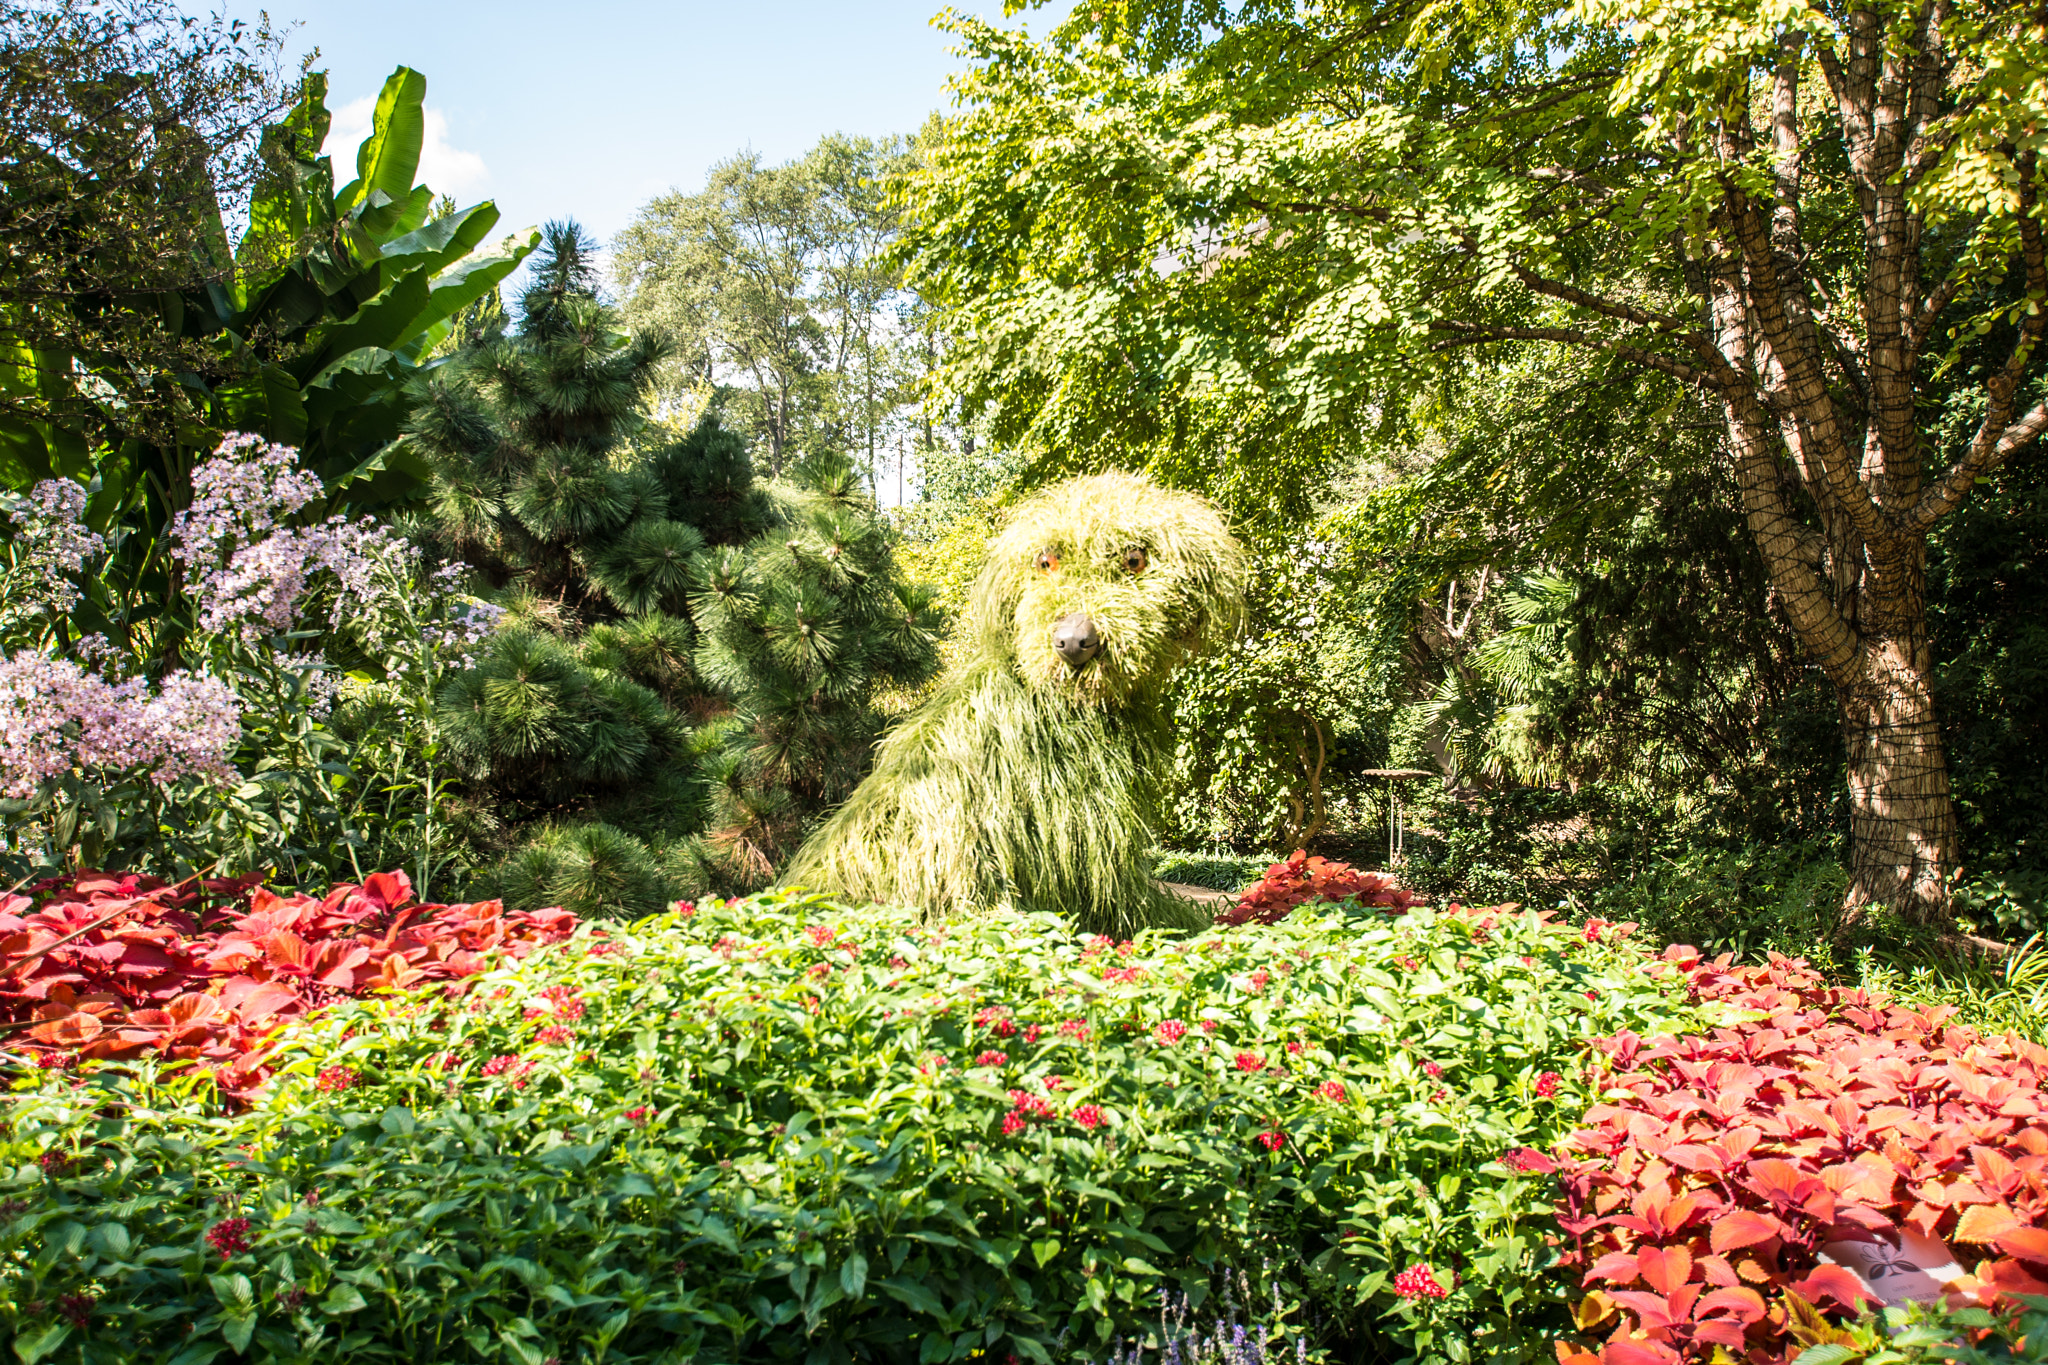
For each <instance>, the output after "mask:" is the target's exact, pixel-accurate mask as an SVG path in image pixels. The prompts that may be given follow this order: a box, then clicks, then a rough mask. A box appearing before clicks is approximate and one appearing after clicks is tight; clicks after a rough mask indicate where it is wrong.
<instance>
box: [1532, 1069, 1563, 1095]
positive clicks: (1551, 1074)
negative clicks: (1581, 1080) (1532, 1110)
mask: <svg viewBox="0 0 2048 1365" xmlns="http://www.w3.org/2000/svg"><path fill="white" fill-rule="evenodd" d="M1563 1080H1564V1077H1562V1076H1560V1075H1558V1074H1557V1073H1556V1072H1555V1071H1546V1072H1544V1073H1543V1074H1542V1075H1540V1076H1538V1077H1537V1078H1536V1093H1537V1094H1539V1095H1541V1096H1543V1097H1544V1098H1545V1099H1549V1098H1550V1097H1551V1096H1552V1095H1555V1094H1556V1093H1557V1087H1558V1085H1559V1083H1560V1082H1562V1081H1563Z"/></svg>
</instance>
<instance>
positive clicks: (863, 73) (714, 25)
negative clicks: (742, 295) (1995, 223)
mask: <svg viewBox="0 0 2048 1365" xmlns="http://www.w3.org/2000/svg"><path fill="white" fill-rule="evenodd" d="M941 3H942V0H859V3H838V4H833V3H814V2H813V0H776V2H774V3H769V2H767V0H753V3H739V4H733V3H724V4H705V3H696V0H691V2H690V3H669V4H658V3H627V2H626V0H600V2H593V0H584V2H583V3H581V4H560V3H556V4H537V3H528V0H509V2H507V0H500V2H499V3H492V4H475V3H460V2H459V0H412V2H411V3H394V2H393V0H349V3H341V2H340V0H285V3H284V4H283V5H279V4H277V3H275V0H271V3H269V4H267V5H266V4H263V3H247V2H246V0H229V3H227V5H226V11H227V13H228V14H230V15H231V16H235V17H241V18H248V19H253V18H254V17H255V15H256V13H257V11H258V10H259V9H263V8H268V9H269V10H270V13H271V16H272V18H273V20H274V21H283V20H288V19H295V20H298V21H299V22H300V27H299V28H298V29H297V30H296V31H295V32H293V33H292V35H291V37H290V38H289V40H288V44H289V48H290V50H291V51H292V52H293V53H295V54H296V53H298V52H303V51H305V50H306V49H308V48H311V47H316V46H317V47H318V48H319V49H320V61H319V65H320V66H322V67H324V68H325V69H326V70H327V72H328V75H329V82H328V105H329V108H331V109H332V110H334V111H335V114H336V126H335V135H334V136H333V137H331V138H330V139H329V149H330V150H331V151H335V152H337V153H339V155H338V156H337V162H338V163H340V164H337V165H336V167H335V172H336V174H335V178H336V180H337V181H341V180H347V179H349V178H350V176H351V175H352V174H353V170H352V168H353V163H354V152H353V146H354V142H355V141H359V140H360V138H361V136H362V134H363V132H365V131H367V128H368V123H369V110H370V105H371V102H372V101H373V100H374V98H375V96H376V93H377V90H378V89H379V87H381V86H382V85H383V82H384V78H385V77H387V76H388V75H390V74H391V70H392V68H393V67H395V66H398V65H400V64H401V63H402V64H404V65H407V66H410V67H413V68H414V69H415V70H417V71H419V72H421V73H422V74H424V75H425V76H426V78H427V111H428V115H429V127H428V147H427V150H426V154H425V155H424V156H423V158H422V164H421V168H420V169H421V177H420V178H421V180H422V181H424V182H425V183H426V184H429V185H431V186H433V188H434V189H435V190H437V191H442V192H447V193H453V194H454V195H455V196H456V198H457V199H458V200H459V201H461V202H462V203H464V204H469V203H473V202H475V201H477V200H478V199H483V198H491V199H495V200H496V201H497V203H498V206H499V208H500V209H501V210H502V211H503V213H504V218H503V219H502V223H503V226H504V227H506V228H508V229H509V228H513V227H522V226H526V225H528V224H538V223H541V222H543V221H545V220H547V219H549V218H558V217H568V216H573V217H575V218H577V219H580V220H581V221H582V222H583V223H584V225H585V226H586V227H588V228H590V229H591V231H592V232H594V233H595V234H596V235H597V236H598V237H599V238H601V239H607V238H609V237H610V236H611V235H612V234H614V233H616V232H617V231H618V230H619V229H621V228H623V227H624V226H625V225H626V224H627V223H628V222H629V221H630V220H631V219H632V216H633V213H634V211H635V210H636V209H638V208H639V206H640V205H641V204H643V203H645V202H646V201H647V200H648V199H650V198H652V197H653V196H655V195H657V194H661V193H663V192H664V191H666V190H668V189H670V188H672V187H679V188H683V189H696V188H699V187H701V186H702V184H703V181H704V174H705V172H706V171H707V170H708V169H709V168H710V166H711V165H712V163H713V162H715V161H718V160H720V159H721V158H724V157H727V156H731V155H732V154H733V153H735V152H738V151H741V150H743V149H747V148H752V149H754V150H756V151H758V152H760V153H761V154H762V155H764V156H765V157H767V158H768V159H769V160H770V161H785V160H788V159H790V158H792V157H794V156H797V155H799V154H801V153H802V152H803V151H804V150H805V149H806V148H807V147H809V146H810V145H811V144H812V143H814V142H816V141H817V140H818V139H819V138H820V137H822V136H824V135H825V134H827V133H833V132H844V133H855V134H871V135H882V134H888V133H908V132H913V131H915V130H916V128H917V127H918V125H919V124H921V123H922V122H923V121H924V119H925V118H926V116H927V115H929V114H930V113H931V112H932V111H934V110H936V109H939V108H941V107H942V106H944V104H945V102H946V96H945V92H944V84H945V78H946V76H947V74H948V73H949V72H951V71H953V70H955V69H956V68H957V67H958V66H959V65H960V63H959V60H958V59H957V58H955V57H953V56H951V55H949V54H948V52H947V50H946V49H947V48H948V47H949V46H950V45H951V44H952V43H953V41H954V40H953V39H952V37H951V36H950V35H948V34H945V33H942V32H940V31H939V30H937V29H935V28H932V27H931V26H930V20H931V17H932V15H933V14H935V13H936V12H937V11H938V9H939V8H940V5H941ZM188 8H191V9H193V10H198V9H200V8H201V6H200V5H198V4H191V5H189V6H188ZM205 8H209V9H210V8H211V6H210V5H209V6H205ZM958 8H960V9H962V10H966V11H970V12H976V13H986V14H989V15H991V16H993V15H995V14H999V13H1000V6H999V4H973V3H960V4H958ZM1061 8H1062V9H1064V6H1062V7H1061ZM1046 25H1047V19H1046V16H1045V15H1044V14H1043V13H1036V14H1034V15H1032V16H1031V20H1030V24H1029V26H1030V28H1031V29H1032V31H1033V32H1040V31H1043V29H1044V28H1045V27H1046ZM344 142H345V143H346V144H347V145H346V147H344V146H343V145H341V144H343V143H344Z"/></svg>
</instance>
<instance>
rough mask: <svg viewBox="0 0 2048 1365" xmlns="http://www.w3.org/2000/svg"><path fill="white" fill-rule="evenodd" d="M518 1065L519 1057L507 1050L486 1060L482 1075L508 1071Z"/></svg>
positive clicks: (494, 1074)
mask: <svg viewBox="0 0 2048 1365" xmlns="http://www.w3.org/2000/svg"><path fill="white" fill-rule="evenodd" d="M518 1065H519V1058H518V1057H516V1056H514V1055H513V1054H512V1053H509V1052H507V1053H504V1054H503V1055H501V1056H497V1057H493V1058H491V1060H489V1061H488V1062H485V1063H484V1075H486V1076H496V1075H499V1074H501V1073H503V1072H507V1071H510V1070H512V1068H513V1067H515V1066H518ZM522 1069H523V1068H522Z"/></svg>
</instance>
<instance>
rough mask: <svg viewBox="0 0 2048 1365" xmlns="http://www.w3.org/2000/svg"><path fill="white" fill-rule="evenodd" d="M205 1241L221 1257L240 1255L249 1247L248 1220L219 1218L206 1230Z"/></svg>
mask: <svg viewBox="0 0 2048 1365" xmlns="http://www.w3.org/2000/svg"><path fill="white" fill-rule="evenodd" d="M206 1242H207V1245H208V1246H211V1247H212V1248H213V1249H214V1250H215V1251H216V1252H218V1253H220V1255H221V1256H223V1257H228V1256H238V1255H240V1254H241V1253H242V1252H245V1251H247V1250H248V1249H249V1220H248V1219H246V1218H223V1219H221V1220H220V1221H219V1222H218V1223H215V1224H214V1225H213V1226H212V1227H210V1228H208V1229H207V1230H206Z"/></svg>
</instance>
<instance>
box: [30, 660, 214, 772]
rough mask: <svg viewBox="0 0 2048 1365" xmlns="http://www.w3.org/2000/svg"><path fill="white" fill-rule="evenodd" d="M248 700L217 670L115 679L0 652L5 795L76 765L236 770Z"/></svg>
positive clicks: (72, 666) (68, 663)
mask: <svg viewBox="0 0 2048 1365" xmlns="http://www.w3.org/2000/svg"><path fill="white" fill-rule="evenodd" d="M241 737H242V709H241V702H240V700H239V699H238V698H237V697H236V696H235V693H234V689H232V688H230V687H229V686H228V685H227V684H226V683H224V682H221V681H220V680H219V679H217V678H208V677H204V676H201V675H197V674H192V673H173V674H171V675H170V676H169V677H167V678H165V679H164V682H163V686H162V687H161V688H160V689H158V691H157V693H156V695H155V696H151V695H150V691H149V684H148V682H147V681H146V680H144V679H142V678H130V679H128V680H127V681H125V682H119V683H110V682H108V681H106V680H105V679H103V678H99V677H96V676H94V675H93V674H91V673H88V672H86V671H85V670H84V669H82V668H80V667H79V666H78V665H77V664H75V663H73V662H71V661H70V660H69V659H52V658H50V657H48V656H47V655H44V654H41V653H37V652H35V651H32V650H23V651H21V652H19V653H17V654H15V655H14V656H13V657H12V658H9V659H5V660H0V794H4V795H6V796H8V797H11V798H14V799H17V800H25V799H27V798H29V797H31V796H33V795H35V792H36V789H37V788H38V787H39V786H41V785H42V784H43V782H45V781H46V780H48V779H50V778H53V777H60V776H63V775H64V774H66V773H69V772H71V771H72V770H73V769H74V768H84V769H116V770H126V769H139V770H143V771H145V772H147V774H148V775H149V776H150V777H151V778H152V779H153V780H154V781H156V782H157V783H159V784H164V785H168V784H169V783H172V782H175V781H177V780H178V779H179V778H181V777H186V776H190V775H193V774H198V775H200V776H205V777H212V778H216V779H220V780H226V779H228V778H232V777H234V776H235V770H234V768H233V767H232V766H231V765H230V763H229V761H228V760H229V756H230V755H232V754H233V753H234V751H235V746H236V745H237V744H238V743H239V742H240V741H241Z"/></svg>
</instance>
